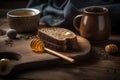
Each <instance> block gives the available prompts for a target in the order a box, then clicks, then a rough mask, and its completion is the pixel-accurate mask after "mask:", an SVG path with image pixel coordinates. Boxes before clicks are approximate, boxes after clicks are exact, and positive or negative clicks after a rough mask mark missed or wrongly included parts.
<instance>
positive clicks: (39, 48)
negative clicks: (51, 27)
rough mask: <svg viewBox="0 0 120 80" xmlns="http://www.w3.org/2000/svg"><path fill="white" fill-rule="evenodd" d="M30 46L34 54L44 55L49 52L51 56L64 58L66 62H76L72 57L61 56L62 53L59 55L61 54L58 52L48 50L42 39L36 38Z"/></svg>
mask: <svg viewBox="0 0 120 80" xmlns="http://www.w3.org/2000/svg"><path fill="white" fill-rule="evenodd" d="M30 46H31V48H32V51H34V52H37V53H42V52H44V51H47V52H49V53H51V54H53V55H56V56H58V57H60V58H62V59H64V60H67V61H69V62H72V63H73V62H74V61H75V60H74V59H73V58H71V57H68V56H65V55H63V54H61V53H59V52H56V51H54V50H51V49H49V48H46V47H45V44H44V43H43V41H42V40H41V39H40V38H38V37H36V38H34V39H33V40H32V41H31V44H30Z"/></svg>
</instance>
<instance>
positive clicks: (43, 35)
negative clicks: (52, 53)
mask: <svg viewBox="0 0 120 80" xmlns="http://www.w3.org/2000/svg"><path fill="white" fill-rule="evenodd" d="M38 37H39V38H40V39H41V40H43V42H44V43H45V46H46V47H47V48H50V49H53V50H56V51H67V50H79V45H78V42H77V36H76V34H75V33H74V32H72V31H70V30H68V29H65V28H60V27H43V28H40V29H39V30H38Z"/></svg>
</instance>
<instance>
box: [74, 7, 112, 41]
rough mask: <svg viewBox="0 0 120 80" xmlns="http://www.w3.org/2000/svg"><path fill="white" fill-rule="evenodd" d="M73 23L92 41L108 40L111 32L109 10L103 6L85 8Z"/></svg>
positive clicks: (81, 33)
mask: <svg viewBox="0 0 120 80" xmlns="http://www.w3.org/2000/svg"><path fill="white" fill-rule="evenodd" d="M73 25H74V27H75V29H76V30H77V31H78V32H79V33H80V35H81V36H82V37H84V38H87V39H88V40H89V41H90V42H92V43H99V42H104V41H106V40H108V39H109V36H110V33H111V22H110V18H109V11H108V9H107V8H105V7H101V6H90V7H87V8H85V9H84V10H83V14H81V15H77V16H76V17H75V18H74V19H73Z"/></svg>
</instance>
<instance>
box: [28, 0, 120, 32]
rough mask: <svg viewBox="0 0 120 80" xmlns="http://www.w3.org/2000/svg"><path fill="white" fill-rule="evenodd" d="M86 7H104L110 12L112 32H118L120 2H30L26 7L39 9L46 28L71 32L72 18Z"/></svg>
mask: <svg viewBox="0 0 120 80" xmlns="http://www.w3.org/2000/svg"><path fill="white" fill-rule="evenodd" d="M88 6H104V7H107V8H108V9H109V11H110V18H111V22H112V31H115V32H120V30H118V26H120V24H119V22H120V1H119V0H30V1H29V3H28V5H27V7H32V8H36V9H39V10H40V11H41V16H40V19H41V20H42V21H43V22H45V23H46V24H47V25H48V26H61V27H65V28H68V29H71V30H73V31H74V30H75V29H74V27H73V23H72V22H73V18H74V17H75V16H76V15H78V14H82V12H83V8H85V7H88Z"/></svg>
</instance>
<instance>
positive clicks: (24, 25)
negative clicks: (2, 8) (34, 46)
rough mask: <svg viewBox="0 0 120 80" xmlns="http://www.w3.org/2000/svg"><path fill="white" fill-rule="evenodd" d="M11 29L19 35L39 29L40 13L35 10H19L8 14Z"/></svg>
mask: <svg viewBox="0 0 120 80" xmlns="http://www.w3.org/2000/svg"><path fill="white" fill-rule="evenodd" d="M7 20H8V24H9V26H10V28H12V29H15V30H16V31H17V32H19V33H26V32H32V31H35V30H37V28H38V27H39V20H40V11H39V10H37V9H34V8H19V9H14V10H11V11H9V12H7Z"/></svg>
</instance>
